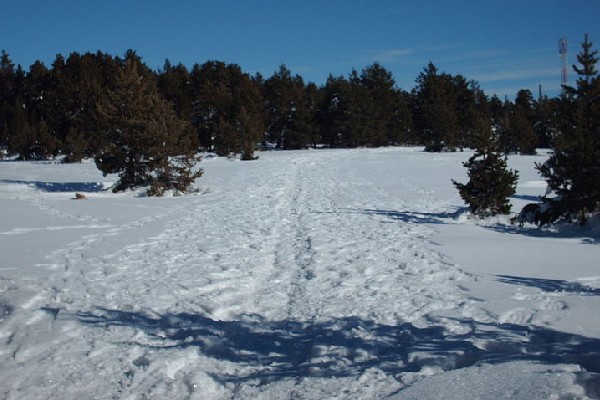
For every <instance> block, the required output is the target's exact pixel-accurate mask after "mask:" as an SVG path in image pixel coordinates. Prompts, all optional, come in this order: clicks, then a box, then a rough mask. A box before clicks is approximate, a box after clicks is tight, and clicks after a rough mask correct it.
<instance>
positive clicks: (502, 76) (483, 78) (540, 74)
mask: <svg viewBox="0 0 600 400" xmlns="http://www.w3.org/2000/svg"><path fill="white" fill-rule="evenodd" d="M552 76H558V69H557V68H547V67H544V68H523V69H514V70H502V71H493V72H480V73H475V72H474V73H472V77H473V79H476V80H478V81H480V82H498V81H516V80H521V79H531V78H539V79H541V78H549V77H552Z"/></svg>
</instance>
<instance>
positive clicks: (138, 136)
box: [95, 55, 202, 196]
mask: <svg viewBox="0 0 600 400" xmlns="http://www.w3.org/2000/svg"><path fill="white" fill-rule="evenodd" d="M143 69H144V66H143V64H141V62H140V61H139V60H137V59H136V57H135V56H134V55H133V56H132V55H129V56H128V57H127V59H126V60H125V63H124V65H123V68H122V69H121V70H120V71H119V74H118V76H117V80H116V84H115V87H114V88H112V89H110V90H108V91H107V93H106V96H104V97H103V98H102V100H101V101H100V102H99V104H98V114H99V117H100V120H101V123H102V125H103V126H104V127H105V128H104V137H103V143H102V146H101V148H100V150H99V151H98V152H97V154H96V156H95V161H96V165H97V166H98V168H99V169H100V170H101V171H102V172H103V173H104V174H105V175H106V174H108V173H118V174H119V181H118V182H117V184H116V185H115V187H114V188H113V191H114V192H117V191H122V190H126V189H130V188H136V187H142V186H149V187H150V189H149V191H148V194H149V195H152V196H161V195H162V194H163V193H164V192H165V191H166V190H169V189H175V190H177V191H180V192H185V191H187V190H188V187H189V186H190V184H191V183H192V182H193V181H194V179H195V178H197V177H200V176H201V174H202V171H201V170H197V169H194V168H193V167H194V165H195V163H196V162H197V161H198V159H197V158H196V157H195V156H194V155H193V150H194V146H193V145H192V143H193V140H192V139H191V137H192V130H191V127H190V126H189V125H188V124H187V123H186V122H185V121H183V120H181V119H180V118H178V117H177V116H176V114H175V111H174V110H173V108H172V107H171V105H170V104H169V103H167V102H166V101H165V100H164V99H163V98H162V97H161V96H160V95H159V94H158V92H157V90H156V87H155V85H154V84H153V82H152V81H151V80H150V79H149V76H148V75H147V74H146V75H145V74H144V73H143Z"/></svg>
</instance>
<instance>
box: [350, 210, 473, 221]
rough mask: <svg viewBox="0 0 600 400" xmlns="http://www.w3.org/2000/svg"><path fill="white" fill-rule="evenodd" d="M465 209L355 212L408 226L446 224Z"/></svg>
mask: <svg viewBox="0 0 600 400" xmlns="http://www.w3.org/2000/svg"><path fill="white" fill-rule="evenodd" d="M465 210H466V209H465V208H458V209H456V210H455V211H453V212H441V213H426V212H411V211H397V210H379V209H362V210H357V212H360V213H362V214H367V215H378V216H383V217H387V218H390V219H392V220H397V221H402V222H406V223H409V224H447V223H448V220H453V219H456V218H458V216H460V214H462V213H463V212H465Z"/></svg>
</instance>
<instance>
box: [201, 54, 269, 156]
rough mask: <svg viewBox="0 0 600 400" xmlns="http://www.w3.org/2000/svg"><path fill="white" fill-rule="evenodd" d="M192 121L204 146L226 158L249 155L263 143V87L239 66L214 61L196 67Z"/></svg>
mask: <svg viewBox="0 0 600 400" xmlns="http://www.w3.org/2000/svg"><path fill="white" fill-rule="evenodd" d="M190 79H191V82H192V86H193V88H194V92H193V93H192V97H193V105H194V107H193V111H192V122H193V124H194V126H195V127H196V129H197V132H198V140H199V142H200V145H201V146H203V147H204V148H206V149H207V150H213V151H215V152H216V153H217V154H219V155H222V156H228V155H230V154H237V153H247V152H248V151H249V149H250V148H253V143H254V144H256V143H259V142H260V141H262V135H263V114H262V98H261V94H260V88H259V87H258V86H257V84H256V83H255V82H254V81H253V80H252V79H251V78H250V76H249V75H248V74H245V73H243V72H242V70H241V68H240V67H239V66H238V65H235V64H230V65H227V64H225V63H222V62H218V61H210V62H207V63H205V64H203V65H201V66H200V65H195V66H194V68H193V69H192V72H191V75H190Z"/></svg>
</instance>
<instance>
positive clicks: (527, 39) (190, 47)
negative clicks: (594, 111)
mask: <svg viewBox="0 0 600 400" xmlns="http://www.w3.org/2000/svg"><path fill="white" fill-rule="evenodd" d="M0 16H1V17H0V20H1V23H0V49H4V50H6V51H7V52H8V54H9V55H10V57H11V59H12V60H13V61H14V62H15V63H17V64H21V65H22V66H23V68H25V69H28V68H29V65H31V64H32V63H33V62H34V61H35V60H40V61H43V62H44V63H45V64H46V65H47V66H50V65H51V64H52V61H53V60H54V58H55V56H56V54H58V53H61V54H63V55H65V56H67V55H68V54H69V53H71V52H73V51H77V52H80V53H84V52H87V51H91V52H96V51H97V50H101V51H103V52H106V53H109V54H113V55H123V54H124V53H125V51H126V50H127V49H129V48H131V49H134V50H136V51H137V53H138V54H139V55H140V56H141V57H142V58H143V59H144V61H145V62H146V64H147V65H148V66H150V67H151V68H153V69H158V68H160V67H162V65H163V64H164V61H165V59H166V58H169V59H170V60H171V62H172V63H173V64H177V63H179V62H181V63H183V64H184V65H186V66H188V67H191V66H192V65H193V64H194V63H200V64H202V63H204V62H205V61H207V60H221V61H225V62H227V63H236V64H239V65H240V66H241V67H242V69H243V70H244V71H246V72H248V73H251V74H254V73H255V72H260V73H262V74H263V75H264V76H265V77H268V76H270V75H271V74H272V73H273V72H274V71H275V70H277V69H278V67H279V65H280V64H286V65H287V66H288V68H290V69H291V71H292V73H296V74H299V75H301V76H302V77H303V78H304V79H305V81H311V82H315V83H317V84H322V83H324V82H325V81H326V79H327V76H328V75H329V74H330V73H331V74H333V75H335V76H339V75H347V74H348V73H350V72H351V71H352V69H353V68H355V69H357V70H359V71H360V70H361V69H363V68H364V67H366V66H368V65H370V64H372V63H373V62H376V61H377V62H379V63H380V64H382V65H383V66H384V67H385V68H387V69H388V70H389V71H391V72H392V73H393V75H394V78H395V79H396V83H397V86H398V87H400V88H402V89H405V90H410V89H412V88H413V87H414V82H415V79H416V77H417V75H418V74H419V73H420V72H421V71H422V70H423V68H424V67H425V66H426V64H427V63H428V62H429V60H431V61H433V63H434V64H435V65H436V66H437V67H438V68H439V69H440V70H441V71H444V72H448V73H451V74H462V75H464V76H466V77H467V78H468V79H474V80H476V81H478V82H479V83H480V85H481V86H482V88H483V89H484V90H485V91H486V93H487V94H489V95H491V94H498V95H499V96H500V97H504V96H509V97H514V95H515V94H516V92H517V91H518V90H519V89H530V90H531V91H532V92H533V93H534V94H535V95H537V92H538V85H540V84H541V85H542V90H543V91H544V93H546V94H548V95H549V96H554V95H556V94H557V93H558V92H559V88H560V65H561V64H560V58H559V55H558V45H557V42H558V39H559V38H561V37H566V38H567V40H568V43H569V63H570V64H572V63H575V62H576V59H575V55H576V54H577V53H578V52H579V50H580V43H581V41H582V40H583V35H584V33H586V32H587V33H589V34H590V38H591V40H592V42H594V44H595V46H594V48H595V49H600V23H598V21H599V20H600V0H581V1H579V0H570V1H567V0H563V1H555V0H495V1H486V0H455V1H453V0H420V1H402V0H318V1H317V0H304V1H301V2H296V1H288V2H286V1H281V0H280V1H275V0H235V1H234V0H211V1H204V0H196V1H193V0H179V1H163V0H161V1H159V0H144V1H142V0H55V1H48V0H37V1H34V0H0ZM573 78H574V77H573V74H571V75H570V79H571V82H573V80H574V79H573Z"/></svg>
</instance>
